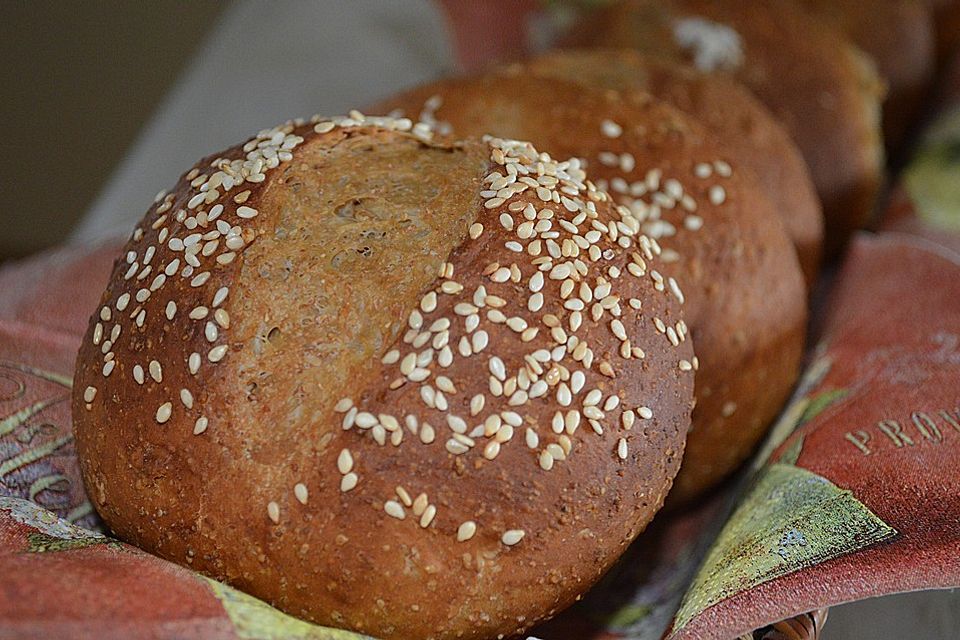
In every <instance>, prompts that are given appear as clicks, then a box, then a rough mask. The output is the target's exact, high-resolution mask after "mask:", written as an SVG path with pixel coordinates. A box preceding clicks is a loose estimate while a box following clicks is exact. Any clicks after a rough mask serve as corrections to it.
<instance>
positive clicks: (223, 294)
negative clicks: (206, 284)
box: [213, 287, 230, 307]
mask: <svg viewBox="0 0 960 640" xmlns="http://www.w3.org/2000/svg"><path fill="white" fill-rule="evenodd" d="M229 292H230V290H229V289H228V288H227V287H220V288H219V289H217V293H216V294H214V296H213V306H214V307H219V306H220V305H221V304H223V301H224V300H226V299H227V294H228V293H229Z"/></svg>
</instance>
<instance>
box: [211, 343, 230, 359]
mask: <svg viewBox="0 0 960 640" xmlns="http://www.w3.org/2000/svg"><path fill="white" fill-rule="evenodd" d="M228 348H229V347H228V345H225V344H221V345H219V346H217V347H214V348H213V349H210V351H209V352H208V353H207V359H208V360H209V361H210V362H220V361H221V360H223V357H224V356H225V355H227V349H228Z"/></svg>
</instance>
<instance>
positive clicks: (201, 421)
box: [193, 416, 208, 436]
mask: <svg viewBox="0 0 960 640" xmlns="http://www.w3.org/2000/svg"><path fill="white" fill-rule="evenodd" d="M207 425H208V421H207V418H206V416H200V417H199V418H197V421H196V422H195V423H194V425H193V435H195V436H198V435H200V434H201V433H203V432H204V431H206V430H207Z"/></svg>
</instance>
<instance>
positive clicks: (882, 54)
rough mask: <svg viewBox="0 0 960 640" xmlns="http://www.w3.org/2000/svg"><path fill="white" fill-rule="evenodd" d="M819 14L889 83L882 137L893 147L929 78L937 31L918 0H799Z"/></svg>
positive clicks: (901, 138)
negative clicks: (860, 52)
mask: <svg viewBox="0 0 960 640" xmlns="http://www.w3.org/2000/svg"><path fill="white" fill-rule="evenodd" d="M801 2H802V4H803V6H804V7H805V8H806V9H807V10H808V11H810V12H811V13H812V14H813V15H814V16H815V17H816V18H817V19H819V20H822V21H824V22H826V23H827V24H829V25H830V26H832V27H834V28H835V29H837V30H838V31H841V32H842V33H843V34H844V35H846V36H847V37H848V38H849V39H850V41H851V42H852V43H853V44H855V45H856V46H857V47H859V48H860V49H861V50H862V51H863V52H864V53H866V54H867V55H868V56H870V58H871V59H872V60H873V62H874V64H875V65H876V68H877V72H878V73H879V74H880V77H881V78H883V80H884V82H885V83H886V85H887V96H886V99H885V100H884V102H883V137H884V141H885V143H886V145H887V149H891V150H892V149H896V148H898V147H899V146H900V145H901V144H902V143H903V141H904V136H905V135H906V134H907V132H908V129H909V128H910V127H911V126H912V125H913V123H914V121H915V120H916V117H917V115H918V113H919V110H920V106H921V104H922V102H923V99H924V97H925V95H926V93H927V90H928V89H929V85H930V82H931V80H932V79H933V71H934V62H935V51H934V48H935V47H934V45H935V37H934V33H933V19H932V16H931V13H930V10H929V9H928V8H927V7H926V6H925V4H924V3H923V2H921V1H919V0H885V1H884V2H863V0H801Z"/></svg>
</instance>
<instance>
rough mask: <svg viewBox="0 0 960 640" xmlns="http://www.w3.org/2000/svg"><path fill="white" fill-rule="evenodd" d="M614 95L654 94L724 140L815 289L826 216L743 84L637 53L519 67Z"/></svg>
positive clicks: (792, 150) (794, 157)
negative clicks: (765, 200)
mask: <svg viewBox="0 0 960 640" xmlns="http://www.w3.org/2000/svg"><path fill="white" fill-rule="evenodd" d="M511 70H512V71H513V72H514V73H532V74H534V75H537V76H541V77H547V78H559V79H564V80H572V81H575V82H581V83H584V84H588V85H592V86H600V87H603V88H607V89H617V90H639V91H646V92H647V93H650V94H652V95H654V96H656V97H657V98H658V99H660V100H663V101H664V102H667V103H668V104H670V105H671V106H674V107H676V108H677V109H680V110H681V111H683V112H685V113H687V114H690V115H691V116H693V117H694V119H696V120H698V121H700V122H701V123H702V124H704V125H706V126H707V127H708V128H709V129H710V130H711V132H712V133H713V134H714V135H715V136H716V137H717V138H719V139H721V140H723V142H724V145H725V146H726V149H727V150H728V151H729V153H730V155H731V158H732V160H733V161H734V162H735V163H736V164H738V165H740V166H741V167H742V168H743V169H744V170H747V171H753V173H754V174H755V175H756V177H757V178H758V179H759V183H760V186H762V187H763V189H764V191H765V192H766V194H767V196H768V197H769V198H770V200H771V202H773V204H774V205H775V208H776V211H777V213H778V214H779V215H780V219H781V220H782V221H783V224H784V226H785V227H786V229H787V233H788V235H789V236H790V239H791V240H792V241H793V246H794V248H796V250H797V257H798V258H799V259H800V266H801V267H802V268H803V274H804V278H805V279H806V281H807V285H808V286H810V285H812V284H813V282H814V280H815V279H816V276H817V270H818V268H819V266H820V253H821V250H822V245H823V213H822V212H821V211H820V201H819V200H818V199H817V194H816V191H815V190H814V188H813V182H812V181H811V179H810V172H809V170H808V169H807V165H806V164H805V163H804V161H803V156H802V155H800V151H799V149H797V146H796V145H795V144H794V143H793V141H792V140H791V139H790V136H789V134H787V132H786V131H785V130H784V129H783V127H781V126H780V124H779V122H778V121H777V120H776V118H774V117H773V115H772V114H771V113H770V112H769V111H768V110H767V109H766V107H764V106H763V105H762V104H760V102H758V101H757V99H756V98H754V97H753V96H752V95H751V94H750V93H749V92H748V91H747V90H745V89H744V88H742V87H741V86H740V85H739V84H738V83H736V82H733V81H732V80H730V79H728V78H726V77H724V76H719V75H715V74H708V73H702V72H699V71H697V70H695V69H692V68H690V67H688V66H686V65H681V64H679V63H676V62H670V61H668V60H662V59H657V58H653V57H651V56H646V55H641V54H640V53H638V52H636V51H632V50H629V49H609V50H585V49H580V50H568V51H553V52H550V53H547V54H545V55H542V56H540V57H538V58H534V59H532V60H529V61H527V62H525V63H523V65H515V66H514V67H512V68H511Z"/></svg>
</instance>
